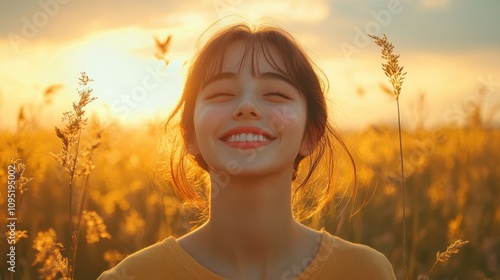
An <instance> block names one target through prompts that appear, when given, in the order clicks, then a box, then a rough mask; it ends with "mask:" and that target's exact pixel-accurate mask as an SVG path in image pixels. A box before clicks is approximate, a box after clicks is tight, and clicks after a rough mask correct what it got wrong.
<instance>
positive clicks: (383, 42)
mask: <svg viewBox="0 0 500 280" xmlns="http://www.w3.org/2000/svg"><path fill="white" fill-rule="evenodd" d="M368 36H370V37H371V38H372V39H374V40H375V44H377V45H378V46H379V47H381V48H382V58H383V59H384V60H385V61H386V62H387V63H382V70H384V73H385V75H386V76H387V77H388V78H389V81H390V82H391V84H392V87H393V89H394V97H395V98H396V100H398V99H399V94H400V93H401V86H402V85H403V80H404V78H405V75H406V72H403V66H399V54H394V52H393V51H394V45H393V44H392V43H391V42H390V41H389V40H388V39H387V37H386V36H385V34H384V35H383V36H382V38H380V37H378V36H375V35H368Z"/></svg>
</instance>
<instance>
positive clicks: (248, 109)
mask: <svg viewBox="0 0 500 280" xmlns="http://www.w3.org/2000/svg"><path fill="white" fill-rule="evenodd" d="M261 117H262V114H261V112H260V110H259V109H258V108H257V107H256V106H255V104H254V102H252V101H250V100H243V101H242V102H241V103H240V104H239V105H238V107H236V109H235V110H234V112H233V118H234V119H260V118H261Z"/></svg>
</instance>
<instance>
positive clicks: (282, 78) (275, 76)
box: [258, 72, 294, 86]
mask: <svg viewBox="0 0 500 280" xmlns="http://www.w3.org/2000/svg"><path fill="white" fill-rule="evenodd" d="M258 78H259V79H261V80H267V79H272V80H280V81H283V82H286V83H288V84H290V85H292V86H293V85H294V84H293V82H292V81H291V80H290V79H289V78H288V77H286V76H283V75H281V74H279V73H276V72H264V73H262V74H260V75H259V77H258Z"/></svg>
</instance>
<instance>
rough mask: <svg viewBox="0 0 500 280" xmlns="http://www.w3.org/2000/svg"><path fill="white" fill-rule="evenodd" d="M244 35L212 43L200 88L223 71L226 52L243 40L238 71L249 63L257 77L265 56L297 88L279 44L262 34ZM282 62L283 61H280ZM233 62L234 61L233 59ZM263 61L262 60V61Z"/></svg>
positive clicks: (253, 74) (272, 66) (202, 67)
mask: <svg viewBox="0 0 500 280" xmlns="http://www.w3.org/2000/svg"><path fill="white" fill-rule="evenodd" d="M241 35H243V36H231V37H229V38H226V39H225V40H224V39H223V40H219V42H214V43H213V44H212V48H211V50H207V53H206V58H207V59H206V61H204V63H203V64H202V65H200V66H201V67H200V68H201V69H199V71H200V72H199V73H200V74H202V73H204V75H199V77H200V78H201V79H200V83H199V85H200V87H199V88H198V90H200V89H201V88H203V87H204V86H205V85H206V84H207V82H209V81H210V80H211V79H212V78H214V77H216V76H218V75H219V74H221V73H222V72H223V66H224V63H225V59H226V55H225V54H226V53H227V52H228V49H229V48H230V47H231V45H232V44H235V43H238V42H243V43H244V44H245V50H244V51H243V54H242V55H241V57H240V58H239V61H238V62H237V63H236V64H235V66H236V71H237V72H240V71H241V69H242V68H243V67H244V66H246V65H249V67H250V72H251V75H252V77H254V78H256V77H258V76H260V75H261V74H262V73H261V72H260V65H259V60H260V58H263V59H264V61H265V63H268V64H269V66H270V67H271V68H272V69H273V70H274V71H276V72H277V73H279V74H280V75H282V76H283V77H285V78H286V79H287V80H289V82H290V83H291V84H292V85H293V86H294V87H296V88H297V86H298V81H296V80H295V79H293V78H292V77H291V75H290V74H289V73H290V71H288V70H289V69H287V67H286V66H287V64H286V62H285V55H284V54H283V52H282V51H280V49H279V47H278V46H277V44H275V43H274V42H272V41H271V40H269V39H268V38H266V37H265V36H262V34H256V33H254V34H241ZM258 35H261V36H258ZM271 48H275V52H274V53H273V52H271ZM280 62H281V63H280ZM231 63H233V62H232V61H231ZM261 63H262V62H261Z"/></svg>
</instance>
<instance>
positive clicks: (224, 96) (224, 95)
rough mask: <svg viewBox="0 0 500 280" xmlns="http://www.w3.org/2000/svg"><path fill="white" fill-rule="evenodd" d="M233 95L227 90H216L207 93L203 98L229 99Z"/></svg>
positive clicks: (212, 99)
mask: <svg viewBox="0 0 500 280" xmlns="http://www.w3.org/2000/svg"><path fill="white" fill-rule="evenodd" d="M234 96H235V95H234V94H232V93H229V92H225V91H221V92H216V93H213V94H210V95H208V96H207V97H206V98H205V100H210V101H225V100H230V99H231V98H233V97H234Z"/></svg>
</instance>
